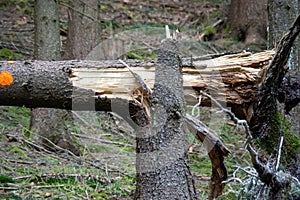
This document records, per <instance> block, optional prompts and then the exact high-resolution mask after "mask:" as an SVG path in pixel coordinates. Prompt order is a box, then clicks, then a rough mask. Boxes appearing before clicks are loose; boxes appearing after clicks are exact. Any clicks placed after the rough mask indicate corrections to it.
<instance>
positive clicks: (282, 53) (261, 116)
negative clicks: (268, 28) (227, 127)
mask: <svg viewBox="0 0 300 200" xmlns="http://www.w3.org/2000/svg"><path fill="white" fill-rule="evenodd" d="M299 32H300V17H299V16H298V18H297V19H296V21H295V22H294V24H293V26H292V27H291V28H290V29H289V31H288V32H287V33H286V34H285V35H284V36H283V38H282V39H281V41H280V43H279V44H278V46H277V51H276V54H275V57H274V59H273V60H272V62H271V64H270V67H269V68H268V71H267V74H266V79H265V80H264V82H263V84H262V85H261V86H260V89H259V97H260V98H259V101H258V103H257V107H256V108H255V110H254V111H255V112H254V115H253V117H252V119H251V123H250V127H251V131H252V134H253V135H254V136H256V137H258V136H263V134H267V133H268V129H270V128H271V127H270V126H271V124H272V123H271V121H272V119H273V117H274V116H275V113H276V112H277V96H278V89H279V88H280V86H281V84H282V81H283V77H284V76H285V74H286V72H287V70H288V68H287V62H288V59H289V55H290V52H291V48H292V45H293V42H294V41H295V39H296V37H297V36H298V34H299Z"/></svg>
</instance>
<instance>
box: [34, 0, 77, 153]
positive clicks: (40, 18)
mask: <svg viewBox="0 0 300 200" xmlns="http://www.w3.org/2000/svg"><path fill="white" fill-rule="evenodd" d="M34 57H35V59H39V60H59V59H60V35H59V15H58V5H57V3H56V1H55V0H36V2H35V45H34ZM69 117H70V115H69V114H68V111H65V110H59V109H46V108H39V109H33V110H32V116H31V122H30V129H31V130H32V131H33V132H34V135H35V136H37V139H38V140H39V141H41V143H42V144H43V145H44V146H46V147H48V148H50V149H53V150H55V148H54V146H53V145H52V144H51V143H54V144H55V145H58V146H60V147H62V148H65V149H68V150H70V151H71V152H73V153H74V154H76V155H79V154H80V150H79V148H78V147H76V145H74V143H73V142H72V139H71V137H70V136H69V135H68V133H67V128H66V124H65V122H66V121H67V120H69ZM49 140H50V142H49Z"/></svg>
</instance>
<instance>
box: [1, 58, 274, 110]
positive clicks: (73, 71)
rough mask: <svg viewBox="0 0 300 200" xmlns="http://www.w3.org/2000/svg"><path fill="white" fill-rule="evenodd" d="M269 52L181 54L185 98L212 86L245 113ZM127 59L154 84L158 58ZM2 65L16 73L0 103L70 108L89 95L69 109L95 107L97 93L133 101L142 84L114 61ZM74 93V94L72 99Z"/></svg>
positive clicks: (206, 101) (194, 100)
mask: <svg viewBox="0 0 300 200" xmlns="http://www.w3.org/2000/svg"><path fill="white" fill-rule="evenodd" d="M271 54H272V52H263V53H259V54H254V55H249V56H245V57H239V56H238V55H236V54H234V55H226V56H223V57H218V58H214V59H210V60H199V61H193V62H192V63H191V60H189V59H187V58H183V59H182V64H183V65H184V66H185V67H183V79H184V83H183V84H184V85H183V87H184V94H185V97H186V101H187V103H188V104H190V105H194V104H196V103H197V102H198V99H197V97H198V96H199V91H200V90H203V91H208V92H210V91H213V92H214V93H215V94H216V95H215V97H216V99H217V100H219V101H223V102H227V103H228V104H229V105H231V106H233V107H235V108H236V107H239V108H240V112H241V113H242V112H247V110H246V111H244V109H245V108H247V107H245V105H248V104H252V103H253V102H255V101H256V99H257V95H256V93H257V88H258V84H259V82H260V75H259V74H260V72H261V70H262V69H259V68H258V69H257V68H255V67H257V66H259V67H260V66H262V67H263V66H264V65H266V64H267V63H268V62H267V61H268V60H270V59H271V57H272V56H271ZM127 63H128V64H129V66H131V67H132V69H133V71H135V72H136V73H137V74H139V75H140V76H141V78H142V79H143V80H144V81H145V82H146V83H147V84H148V85H149V86H150V87H152V88H153V86H154V80H155V76H154V70H155V67H156V66H157V63H156V62H153V61H148V62H142V61H129V60H128V61H127ZM204 64H205V67H203V66H204ZM200 66H202V68H201V67H200ZM243 66H245V67H243ZM252 67H253V68H252ZM0 70H1V71H9V72H10V73H12V75H13V76H14V83H13V84H12V85H10V86H6V87H3V86H1V87H0V104H2V105H14V106H22V105H24V106H27V107H30V108H36V107H53V108H63V109H72V101H74V102H75V101H79V100H80V99H83V98H86V99H89V100H90V101H88V100H87V101H86V103H85V104H84V105H86V106H80V108H73V109H74V110H76V109H79V110H99V108H94V106H95V105H94V104H95V103H94V101H95V99H96V98H95V97H98V96H99V97H101V98H107V99H116V98H121V99H125V100H132V99H134V98H136V97H137V96H138V95H139V93H138V92H139V87H140V85H139V84H138V83H137V81H136V79H135V78H134V77H133V75H132V74H131V73H130V71H129V70H128V69H126V68H125V66H124V65H123V64H121V63H120V62H118V61H102V62H96V61H52V62H50V61H25V62H14V63H13V64H9V63H8V62H6V61H2V62H0ZM79 88H80V89H79ZM219 88H223V89H224V90H219ZM83 91H85V92H84V93H83ZM77 92H78V94H77ZM72 95H75V96H76V97H77V99H76V98H73V99H72ZM80 95H81V96H82V97H80ZM210 104H211V102H210V100H209V99H208V98H204V97H203V98H202V101H201V105H207V106H209V105H210ZM75 105H79V104H73V107H74V106H75ZM88 105H90V107H89V106H88ZM75 107H76V106H75ZM104 110H107V109H104ZM236 110H238V109H236Z"/></svg>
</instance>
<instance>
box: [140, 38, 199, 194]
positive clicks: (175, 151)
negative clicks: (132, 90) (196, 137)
mask: <svg viewBox="0 0 300 200" xmlns="http://www.w3.org/2000/svg"><path fill="white" fill-rule="evenodd" d="M179 61H180V60H179V57H178V48H177V46H176V44H175V43H174V41H172V40H170V39H166V40H165V41H163V42H162V46H161V48H160V51H159V54H158V65H157V68H156V73H155V85H154V90H153V95H152V100H151V107H152V110H151V116H149V117H151V119H150V120H149V121H148V122H147V123H143V125H144V126H143V127H142V128H139V129H137V163H136V165H137V189H136V199H145V200H146V199H196V189H195V185H194V182H193V179H192V175H191V172H190V169H189V167H188V155H187V149H188V148H187V141H186V139H187V138H186V134H184V131H185V123H184V116H185V99H184V95H183V87H182V83H183V79H182V73H181V70H182V69H181V67H182V66H181V65H180V62H179Z"/></svg>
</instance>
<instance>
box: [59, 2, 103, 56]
mask: <svg viewBox="0 0 300 200" xmlns="http://www.w3.org/2000/svg"><path fill="white" fill-rule="evenodd" d="M68 5H69V7H70V9H69V27H68V38H67V44H66V51H65V55H64V58H65V59H79V60H84V59H86V57H87V55H88V54H89V53H90V52H91V51H92V50H93V48H94V47H96V46H97V45H98V44H99V42H100V39H101V37H100V24H99V22H100V20H99V1H98V0H88V1H69V2H68ZM89 60H91V58H89Z"/></svg>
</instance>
